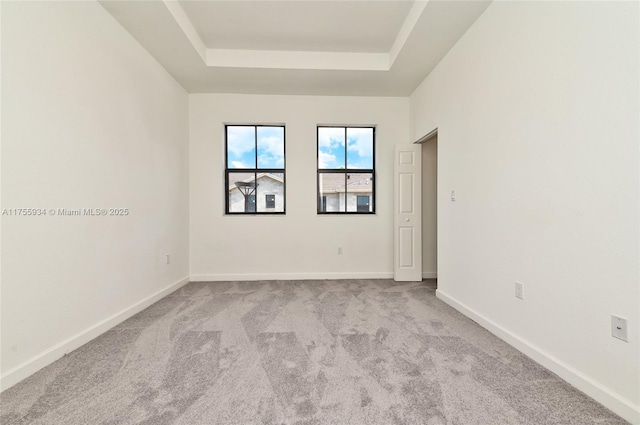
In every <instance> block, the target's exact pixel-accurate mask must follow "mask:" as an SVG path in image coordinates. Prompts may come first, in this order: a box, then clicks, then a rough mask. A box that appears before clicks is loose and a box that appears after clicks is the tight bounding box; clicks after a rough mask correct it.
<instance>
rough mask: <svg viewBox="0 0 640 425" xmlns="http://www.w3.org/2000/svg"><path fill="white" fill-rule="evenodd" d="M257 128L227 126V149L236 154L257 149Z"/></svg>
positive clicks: (240, 154)
mask: <svg viewBox="0 0 640 425" xmlns="http://www.w3.org/2000/svg"><path fill="white" fill-rule="evenodd" d="M255 146H256V142H255V129H254V127H248V126H236V125H234V126H229V127H227V149H228V150H229V152H231V153H232V154H233V155H235V156H242V155H244V154H245V153H247V152H251V151H253V149H255Z"/></svg>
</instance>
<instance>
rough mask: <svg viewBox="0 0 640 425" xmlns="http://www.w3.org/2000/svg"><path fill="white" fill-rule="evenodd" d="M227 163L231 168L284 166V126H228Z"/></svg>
mask: <svg viewBox="0 0 640 425" xmlns="http://www.w3.org/2000/svg"><path fill="white" fill-rule="evenodd" d="M256 129H257V136H258V140H257V141H256ZM256 149H257V152H258V164H257V167H256ZM227 164H228V167H229V168H284V127H254V126H240V125H233V126H227Z"/></svg>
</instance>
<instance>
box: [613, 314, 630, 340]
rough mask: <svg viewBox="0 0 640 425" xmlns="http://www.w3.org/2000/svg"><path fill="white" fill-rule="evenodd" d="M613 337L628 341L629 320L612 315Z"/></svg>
mask: <svg viewBox="0 0 640 425" xmlns="http://www.w3.org/2000/svg"><path fill="white" fill-rule="evenodd" d="M611 336H612V337H614V338H618V339H621V340H623V341H627V319H623V318H622V317H619V316H616V315H614V314H612V315H611Z"/></svg>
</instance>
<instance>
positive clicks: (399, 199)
mask: <svg viewBox="0 0 640 425" xmlns="http://www.w3.org/2000/svg"><path fill="white" fill-rule="evenodd" d="M421 161H422V146H421V145H415V144H414V145H397V146H396V155H395V176H394V177H395V178H394V183H395V184H394V185H395V208H394V210H395V214H394V215H395V225H394V235H395V237H394V243H395V247H394V248H395V249H394V254H395V259H394V280H396V281H408V282H418V281H421V280H422V216H421V214H422V200H421V195H422V178H421V172H422V170H421Z"/></svg>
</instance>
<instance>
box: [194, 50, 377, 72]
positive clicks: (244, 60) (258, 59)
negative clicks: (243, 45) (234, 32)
mask: <svg viewBox="0 0 640 425" xmlns="http://www.w3.org/2000/svg"><path fill="white" fill-rule="evenodd" d="M206 63H207V66H210V67H222V68H223V67H231V68H266V69H314V70H315V69H323V70H335V71H389V54H388V53H361V52H307V51H285V50H235V49H207V59H206Z"/></svg>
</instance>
